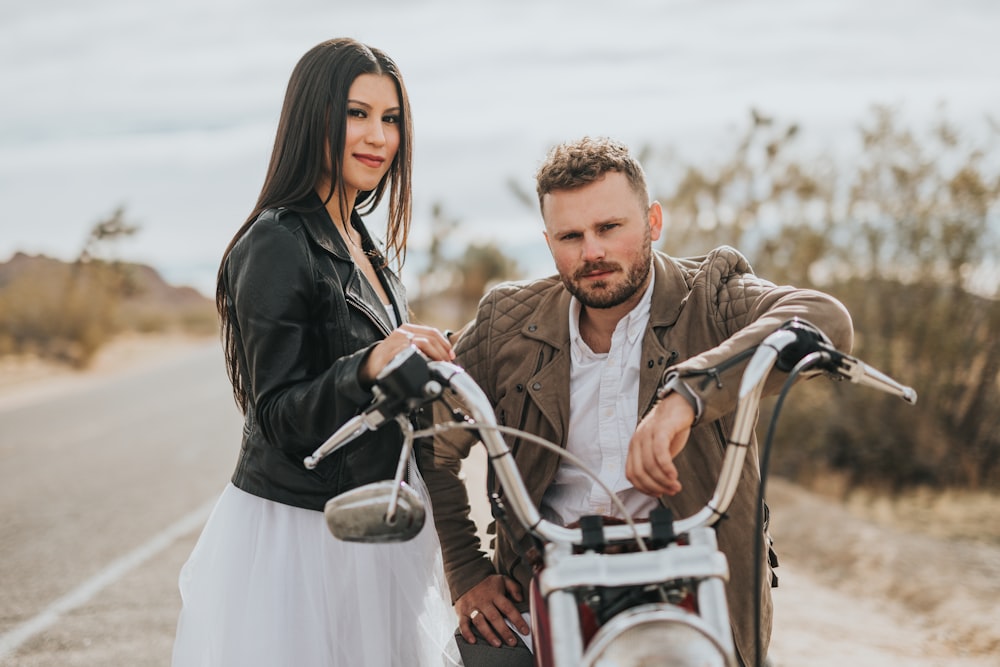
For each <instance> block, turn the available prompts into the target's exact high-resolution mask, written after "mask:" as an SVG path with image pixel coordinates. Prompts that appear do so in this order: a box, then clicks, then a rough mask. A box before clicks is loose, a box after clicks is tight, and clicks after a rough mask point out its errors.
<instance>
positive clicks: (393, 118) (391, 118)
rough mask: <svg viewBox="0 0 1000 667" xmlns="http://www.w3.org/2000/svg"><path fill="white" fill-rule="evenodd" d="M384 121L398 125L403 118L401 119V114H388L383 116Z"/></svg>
mask: <svg viewBox="0 0 1000 667" xmlns="http://www.w3.org/2000/svg"><path fill="white" fill-rule="evenodd" d="M382 122H383V123H389V124H390V125H396V124H398V123H399V122H401V119H400V117H399V116H397V115H395V114H390V115H388V116H382Z"/></svg>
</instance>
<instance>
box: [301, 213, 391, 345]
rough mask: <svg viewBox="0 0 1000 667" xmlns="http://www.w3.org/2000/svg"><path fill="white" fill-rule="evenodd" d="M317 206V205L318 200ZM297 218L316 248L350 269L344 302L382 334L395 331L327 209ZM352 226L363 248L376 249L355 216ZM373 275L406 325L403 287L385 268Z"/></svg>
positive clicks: (359, 220)
mask: <svg viewBox="0 0 1000 667" xmlns="http://www.w3.org/2000/svg"><path fill="white" fill-rule="evenodd" d="M316 202H317V204H319V199H318V198H317V200H316ZM300 215H301V217H302V222H303V227H304V228H305V230H306V232H307V233H308V234H309V236H310V237H311V238H312V240H313V241H314V242H315V243H316V245H318V246H319V247H320V248H322V249H323V250H325V251H326V252H327V253H329V254H330V255H332V256H333V257H334V258H335V259H336V260H337V261H339V262H342V263H346V264H347V265H348V266H349V267H350V268H349V272H348V276H347V279H346V280H345V281H344V294H345V297H346V299H347V302H348V303H349V304H351V305H352V306H354V307H356V308H358V309H359V310H361V311H362V312H364V313H365V314H366V315H367V316H368V317H369V318H370V319H371V320H372V321H373V322H375V324H376V325H378V327H379V329H381V330H382V332H383V333H384V334H386V335H388V334H389V332H390V331H392V330H393V328H394V327H393V325H392V322H391V321H390V320H389V315H388V313H386V312H385V308H383V307H381V305H379V306H378V307H376V304H380V299H379V296H378V294H376V293H375V290H373V289H372V287H371V285H369V284H368V279H367V278H365V277H364V275H362V273H361V271H360V270H359V269H358V267H357V265H356V264H355V263H354V259H353V258H352V257H351V253H350V251H349V250H348V249H347V245H346V244H345V243H344V239H343V237H342V236H341V235H340V233H339V232H337V230H336V229H334V226H333V220H332V219H331V218H330V215H329V214H328V213H327V212H326V209H325V208H323V207H322V205H320V208H318V209H316V210H313V211H306V212H303V213H301V214H300ZM352 224H353V226H354V227H355V229H357V230H358V231H359V232H361V237H362V243H363V246H364V247H365V248H367V249H371V248H374V247H375V245H374V243H373V242H372V240H371V236H370V235H369V234H368V229H367V228H366V227H365V225H364V223H363V222H362V221H361V218H360V217H359V216H358V215H357V213H354V214H352ZM376 273H378V274H379V275H380V276H382V279H383V287H385V289H386V292H387V293H388V295H389V298H390V300H391V301H392V305H393V307H394V308H395V309H396V313H397V314H398V315H399V317H400V322H405V321H406V314H407V311H406V307H405V303H406V301H405V297H404V296H403V290H402V285H401V284H400V283H399V281H398V280H397V279H396V276H395V275H394V274H393V273H392V272H391V271H388V270H387V269H385V268H382V269H376Z"/></svg>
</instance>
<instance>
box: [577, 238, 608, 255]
mask: <svg viewBox="0 0 1000 667" xmlns="http://www.w3.org/2000/svg"><path fill="white" fill-rule="evenodd" d="M581 255H582V257H583V260H584V261H587V262H593V261H595V260H599V259H604V244H603V243H601V241H600V239H598V238H597V237H596V236H591V235H585V236H584V237H583V247H582V248H581Z"/></svg>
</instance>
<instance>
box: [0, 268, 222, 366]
mask: <svg viewBox="0 0 1000 667" xmlns="http://www.w3.org/2000/svg"><path fill="white" fill-rule="evenodd" d="M129 331H130V332H138V333H162V332H183V333H189V334H205V335H209V334H215V333H217V332H218V322H217V319H216V315H215V304H214V303H213V301H212V299H209V298H208V297H206V296H205V295H203V294H201V293H200V292H198V291H197V290H196V289H194V288H193V287H188V286H177V285H171V284H169V283H168V282H167V281H165V280H164V279H163V277H162V276H161V275H160V273H159V272H158V271H157V270H156V269H154V268H153V267H151V266H148V265H145V264H137V263H134V262H118V261H106V260H100V259H94V260H90V261H87V262H65V261H62V260H59V259H54V258H52V257H46V256H44V255H28V254H25V253H21V252H19V253H16V254H15V255H14V256H13V257H11V258H10V259H9V260H7V261H6V262H2V263H0V355H8V354H13V355H21V354H33V355H38V356H42V357H46V358H52V359H56V360H63V361H67V362H69V363H71V364H73V365H76V366H82V365H86V364H87V363H88V361H89V359H90V358H91V357H92V356H93V354H94V352H95V351H96V350H97V349H98V348H99V347H100V346H102V345H104V344H105V343H106V342H108V341H109V340H110V339H111V338H112V337H114V336H115V335H117V334H119V333H123V332H129Z"/></svg>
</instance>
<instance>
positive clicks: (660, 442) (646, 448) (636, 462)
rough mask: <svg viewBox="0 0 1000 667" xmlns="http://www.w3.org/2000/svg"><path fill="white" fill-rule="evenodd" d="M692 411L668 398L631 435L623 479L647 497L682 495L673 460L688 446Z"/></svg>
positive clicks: (674, 397)
mask: <svg viewBox="0 0 1000 667" xmlns="http://www.w3.org/2000/svg"><path fill="white" fill-rule="evenodd" d="M694 418H695V414H694V410H693V409H692V408H691V404H690V403H688V402H687V401H686V400H685V399H684V397H682V396H679V395H678V394H670V395H668V396H667V397H666V398H664V399H663V400H662V401H660V402H659V403H657V404H656V405H655V406H654V407H653V409H652V410H650V411H649V413H648V414H647V415H646V416H645V417H643V418H642V421H640V422H639V425H638V426H637V427H636V429H635V433H633V434H632V440H631V441H630V442H629V446H628V457H627V458H626V460H625V477H626V478H627V479H628V481H630V482H631V483H632V485H633V486H634V487H635V488H636V489H638V490H639V491H641V492H642V493H645V494H646V495H649V496H662V495H667V496H674V495H677V494H678V493H680V491H681V488H682V487H681V482H680V480H679V479H678V478H677V467H676V466H675V465H674V457H676V456H677V455H678V454H680V453H681V450H682V449H684V445H686V444H687V440H688V436H689V435H690V433H691V424H692V423H694Z"/></svg>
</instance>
